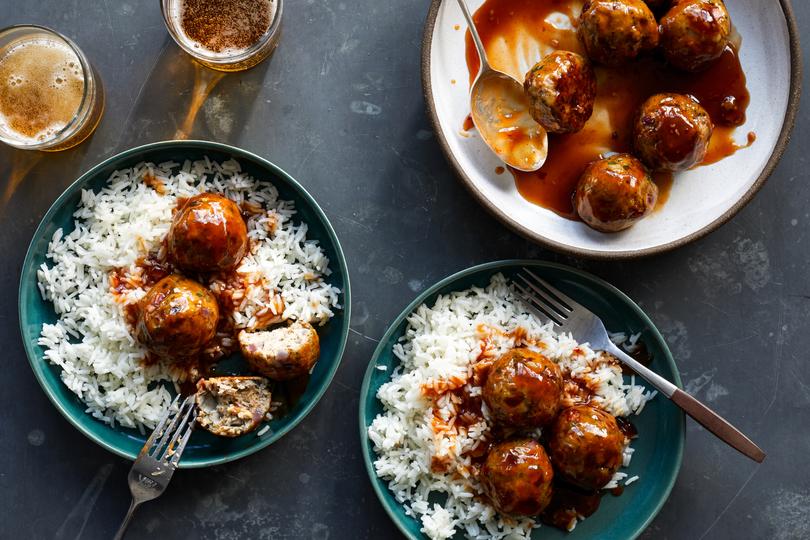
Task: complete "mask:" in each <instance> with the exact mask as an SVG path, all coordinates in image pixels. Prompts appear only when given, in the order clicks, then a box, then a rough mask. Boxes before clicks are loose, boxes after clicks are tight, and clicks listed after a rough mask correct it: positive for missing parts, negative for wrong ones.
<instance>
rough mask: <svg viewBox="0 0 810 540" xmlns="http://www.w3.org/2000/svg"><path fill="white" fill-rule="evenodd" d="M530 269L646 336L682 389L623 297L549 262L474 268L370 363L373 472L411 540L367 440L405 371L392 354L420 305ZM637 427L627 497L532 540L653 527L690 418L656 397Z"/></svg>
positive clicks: (363, 412)
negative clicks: (571, 526)
mask: <svg viewBox="0 0 810 540" xmlns="http://www.w3.org/2000/svg"><path fill="white" fill-rule="evenodd" d="M522 267H529V268H531V269H532V270H533V271H535V272H536V273H537V274H538V275H540V276H541V277H544V278H545V279H547V280H548V281H550V282H551V283H552V284H553V285H554V286H556V287H559V288H560V289H561V290H562V291H563V292H564V293H566V294H568V295H569V296H571V297H572V298H574V299H575V300H577V301H578V302H580V303H582V304H583V305H584V306H586V307H588V308H590V309H591V310H593V311H594V312H595V313H596V314H597V315H599V316H600V317H601V318H602V320H603V321H605V325H606V326H607V328H608V329H609V330H610V331H613V332H622V331H623V332H629V333H636V332H641V333H642V337H641V339H642V341H643V342H644V343H645V344H646V346H647V348H648V350H649V351H650V352H651V353H652V355H653V362H652V364H651V368H652V369H653V370H655V371H656V372H658V373H660V374H661V375H663V376H664V377H666V378H668V379H669V380H671V381H673V382H675V383H676V384H677V385H678V386H681V379H680V377H679V376H678V370H677V368H676V367H675V362H674V361H673V359H672V354H671V353H670V352H669V349H668V348H667V345H666V343H665V342H664V339H663V338H662V337H661V334H660V333H659V332H658V330H657V329H656V328H655V326H653V323H652V321H650V319H649V317H647V316H646V315H645V314H644V312H643V311H641V309H640V308H639V307H638V306H637V305H636V304H635V303H634V302H633V301H632V300H630V299H629V298H628V297H627V296H625V295H624V294H623V293H622V292H621V291H619V290H618V289H616V288H615V287H613V286H612V285H610V284H608V283H606V282H604V281H602V280H601V279H599V278H597V277H594V276H592V275H590V274H587V273H585V272H581V271H579V270H575V269H573V268H569V267H566V266H561V265H558V264H552V263H546V262H538V261H499V262H492V263H487V264H482V265H480V266H475V267H473V268H468V269H467V270H463V271H461V272H459V273H457V274H455V275H452V276H450V277H447V278H445V279H443V280H442V281H440V282H439V283H437V284H435V285H434V286H432V287H431V288H429V289H428V290H426V291H424V292H423V293H422V294H420V295H419V297H418V298H416V299H415V300H414V301H413V302H411V304H410V305H409V306H408V307H406V308H405V310H404V311H403V312H402V314H401V315H400V316H399V317H397V319H396V320H395V321H394V322H393V324H392V325H391V327H390V328H389V329H388V331H387V332H386V333H385V336H383V338H382V341H380V344H379V346H378V347H377V350H376V351H375V352H374V357H373V358H372V359H371V363H369V366H368V370H367V371H366V376H365V379H364V380H363V387H362V390H361V395H360V440H361V444H362V447H363V459H364V460H365V463H366V470H367V471H368V475H369V478H370V479H371V484H372V485H373V486H374V490H375V491H376V492H377V496H378V497H379V499H380V501H381V502H382V505H383V507H384V508H385V510H386V512H388V514H389V515H390V516H391V519H393V520H394V523H396V525H397V527H399V529H400V530H401V531H402V532H403V533H404V534H405V536H406V537H408V538H411V539H415V540H416V539H418V540H421V539H423V538H426V537H425V536H424V535H423V534H422V533H421V532H420V528H421V523H420V522H418V521H417V520H415V519H414V518H412V517H409V516H406V515H405V511H404V509H403V508H402V505H400V504H399V503H397V502H396V500H395V499H394V497H393V495H392V494H391V492H390V491H389V490H388V487H387V484H386V482H385V481H383V480H381V479H380V478H378V477H377V475H376V474H375V472H374V465H373V463H374V460H375V459H376V454H375V453H374V450H373V448H372V444H371V442H370V441H369V439H368V436H367V434H366V433H367V429H368V426H369V425H371V422H372V420H374V418H375V417H376V416H377V415H378V414H380V413H381V412H383V407H382V404H381V403H380V402H379V400H377V398H376V394H377V390H378V389H379V388H380V386H381V385H382V384H383V383H385V382H387V381H388V378H389V377H390V374H391V372H392V371H393V369H394V367H396V366H397V365H398V364H399V361H398V360H397V358H396V357H395V356H394V355H393V353H392V351H391V348H392V347H393V345H394V343H396V341H397V340H398V339H399V338H400V337H401V336H402V335H403V333H404V331H405V327H406V325H407V321H406V318H407V317H408V315H410V314H411V312H412V311H414V310H415V309H416V308H417V307H418V306H419V305H421V304H425V303H426V304H428V305H431V304H433V303H434V302H435V300H436V297H437V296H438V295H440V294H446V293H449V292H452V291H460V290H464V289H467V288H469V287H471V286H473V285H476V286H479V287H483V286H485V285H487V284H488V283H489V280H490V278H491V277H492V275H494V274H496V273H498V272H502V273H503V274H504V275H506V276H507V277H508V276H511V275H513V274H514V273H515V272H517V271H518V270H519V269H520V268H522ZM376 366H385V367H387V368H388V369H387V370H386V371H382V370H379V369H376ZM633 423H634V424H635V425H636V427H637V428H638V431H639V434H640V436H639V438H638V439H637V440H636V441H635V442H634V443H633V447H634V448H635V449H636V451H635V453H634V454H633V461H632V463H631V464H630V467H629V468H628V469H622V470H623V471H624V472H627V473H629V474H630V475H631V476H632V475H635V474H637V475H639V476H640V477H641V478H640V480H639V481H638V482H635V483H633V484H631V485H630V486H627V488H626V489H625V491H624V494H622V495H621V496H620V497H614V496H612V495H606V496H604V497H603V498H602V504H601V506H600V508H599V510H598V511H597V512H596V514H594V515H593V516H591V517H589V518H588V519H586V520H585V521H583V522H581V523H579V524H578V525H577V527H576V529H575V530H574V531H573V532H572V533H565V532H563V531H560V530H557V529H554V528H552V527H541V528H539V529H536V530H535V531H534V532H533V534H532V538H535V539H539V538H542V539H553V538H559V539H563V538H565V539H569V540H577V539H584V538H610V539H612V540H619V539H632V538H636V537H637V536H638V535H639V534H640V533H641V532H642V531H643V530H644V528H645V527H647V525H649V523H650V521H652V519H653V517H655V515H656V514H657V513H658V511H659V510H660V509H661V507H662V506H663V504H664V502H665V501H666V499H667V497H668V496H669V492H670V491H671V490H672V486H673V485H674V484H675V478H676V477H677V475H678V470H679V469H680V467H681V458H682V456H683V444H684V435H685V431H684V416H683V413H682V412H681V411H680V409H678V408H677V407H675V406H674V405H673V404H672V403H670V402H669V401H668V400H666V399H663V398H661V397H656V398H655V399H654V400H652V401H651V402H650V403H648V404H647V406H646V407H645V408H644V411H643V412H642V414H641V415H640V416H637V417H634V419H633ZM456 536H457V537H460V535H456Z"/></svg>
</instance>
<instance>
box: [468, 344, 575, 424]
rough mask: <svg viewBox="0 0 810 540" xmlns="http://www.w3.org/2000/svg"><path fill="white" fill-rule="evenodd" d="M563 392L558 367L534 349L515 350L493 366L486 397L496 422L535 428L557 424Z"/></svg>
mask: <svg viewBox="0 0 810 540" xmlns="http://www.w3.org/2000/svg"><path fill="white" fill-rule="evenodd" d="M562 392H563V378H562V372H561V371H560V368H559V366H558V365H557V364H556V363H554V362H552V361H551V360H549V359H548V358H546V357H545V356H543V355H542V354H540V353H538V352H534V351H532V350H530V349H512V350H511V351H508V352H507V353H506V354H504V355H503V356H501V357H500V358H498V359H497V360H495V362H493V364H492V367H490V370H489V375H488V376H487V380H486V383H485V384H484V388H483V391H482V394H483V398H484V401H485V402H486V404H487V407H488V408H489V410H490V413H491V414H492V417H493V418H494V419H495V421H496V422H498V423H499V424H502V425H504V426H508V427H514V428H531V427H538V426H543V425H545V424H548V423H549V422H551V421H552V420H554V417H555V416H556V415H557V411H558V410H559V409H560V400H561V399H562Z"/></svg>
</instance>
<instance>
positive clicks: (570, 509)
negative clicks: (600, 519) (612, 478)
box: [540, 480, 602, 531]
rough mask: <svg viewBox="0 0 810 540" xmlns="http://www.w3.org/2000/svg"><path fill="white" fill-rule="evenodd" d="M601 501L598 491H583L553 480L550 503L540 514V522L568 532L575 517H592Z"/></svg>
mask: <svg viewBox="0 0 810 540" xmlns="http://www.w3.org/2000/svg"><path fill="white" fill-rule="evenodd" d="M601 500H602V494H601V493H600V492H598V491H584V490H582V489H579V488H577V487H576V486H572V485H570V484H568V483H565V482H562V481H557V480H555V482H554V488H553V490H552V495H551V502H550V503H549V505H548V506H547V507H546V509H545V510H543V513H542V514H540V521H542V522H543V523H545V524H546V525H551V526H552V527H557V528H558V529H562V530H564V531H565V530H568V527H569V525H570V524H571V522H572V521H574V520H576V519H577V516H582V517H588V516H591V515H593V514H594V513H595V512H596V511H597V510H598V509H599V503H600V502H601Z"/></svg>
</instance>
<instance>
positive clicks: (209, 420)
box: [195, 377, 271, 437]
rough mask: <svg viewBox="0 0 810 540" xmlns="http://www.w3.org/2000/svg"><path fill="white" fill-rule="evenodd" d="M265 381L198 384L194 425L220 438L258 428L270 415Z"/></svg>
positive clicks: (226, 379) (239, 379)
mask: <svg viewBox="0 0 810 540" xmlns="http://www.w3.org/2000/svg"><path fill="white" fill-rule="evenodd" d="M270 398H271V394H270V388H269V384H268V381H267V379H265V378H264V377H211V378H209V379H200V380H199V381H197V394H196V396H195V401H196V403H197V423H198V424H199V425H200V427H202V428H203V429H206V430H208V431H210V432H211V433H213V434H214V435H218V436H220V437H238V436H240V435H244V434H245V433H250V432H251V431H253V430H255V429H256V428H258V427H259V425H260V424H261V423H262V422H263V421H264V420H265V419H266V417H267V413H268V412H269V411H270Z"/></svg>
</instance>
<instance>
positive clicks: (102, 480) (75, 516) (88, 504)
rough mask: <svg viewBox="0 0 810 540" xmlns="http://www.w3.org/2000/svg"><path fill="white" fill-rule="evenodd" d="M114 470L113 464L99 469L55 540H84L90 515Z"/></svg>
mask: <svg viewBox="0 0 810 540" xmlns="http://www.w3.org/2000/svg"><path fill="white" fill-rule="evenodd" d="M112 470H113V464H112V463H107V464H106V465H102V466H101V468H99V469H98V471H97V472H96V475H95V476H94V477H93V479H92V480H91V481H90V483H89V484H88V485H87V487H86V488H85V490H84V493H82V496H81V497H80V498H79V501H78V502H77V503H76V504H75V505H74V506H73V508H72V509H71V510H70V513H68V515H67V517H66V518H65V520H64V521H63V522H62V525H60V526H59V529H57V531H56V533H55V534H54V539H55V540H66V539H67V538H75V539H77V540H78V539H79V538H82V533H83V532H84V528H85V526H86V525H87V521H88V519H89V518H90V513H91V512H92V511H93V508H94V507H95V506H96V501H97V500H98V496H99V495H100V494H101V490H102V489H104V484H106V483H107V478H109V476H110V473H111V472H112Z"/></svg>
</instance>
